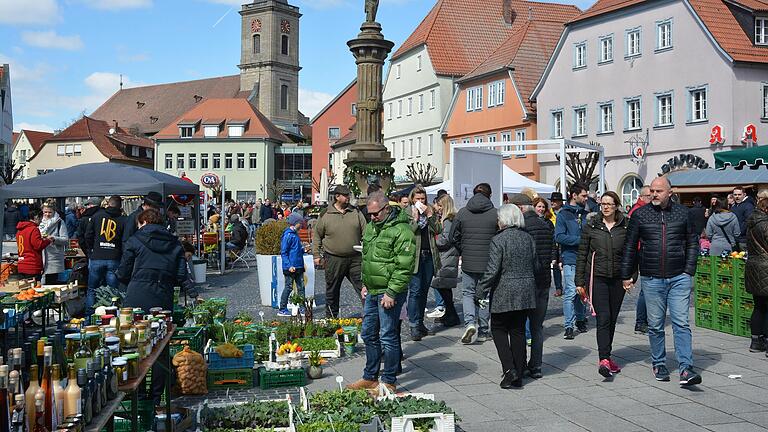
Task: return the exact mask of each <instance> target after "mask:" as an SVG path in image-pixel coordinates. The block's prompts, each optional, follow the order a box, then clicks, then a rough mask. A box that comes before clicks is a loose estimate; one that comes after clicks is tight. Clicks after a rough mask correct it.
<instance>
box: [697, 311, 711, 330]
mask: <svg viewBox="0 0 768 432" xmlns="http://www.w3.org/2000/svg"><path fill="white" fill-rule="evenodd" d="M696 327H699V328H705V329H713V328H714V314H713V313H712V311H708V310H702V309H696Z"/></svg>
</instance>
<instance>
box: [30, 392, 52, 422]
mask: <svg viewBox="0 0 768 432" xmlns="http://www.w3.org/2000/svg"><path fill="white" fill-rule="evenodd" d="M34 406H35V412H34V421H33V427H32V432H50V430H49V429H48V428H46V427H45V394H44V393H43V391H42V389H38V390H37V393H35V399H34Z"/></svg>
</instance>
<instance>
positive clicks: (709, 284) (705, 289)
mask: <svg viewBox="0 0 768 432" xmlns="http://www.w3.org/2000/svg"><path fill="white" fill-rule="evenodd" d="M694 283H695V287H696V289H695V291H694V292H695V296H696V299H695V302H694V305H695V307H696V327H701V328H706V329H714V328H715V327H714V326H715V324H714V322H715V316H714V306H713V305H714V288H715V276H714V267H713V265H712V258H711V257H708V256H706V257H699V262H698V265H697V266H696V276H695V280H694Z"/></svg>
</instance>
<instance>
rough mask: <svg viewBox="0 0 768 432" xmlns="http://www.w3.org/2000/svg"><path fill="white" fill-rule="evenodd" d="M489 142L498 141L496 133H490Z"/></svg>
mask: <svg viewBox="0 0 768 432" xmlns="http://www.w3.org/2000/svg"><path fill="white" fill-rule="evenodd" d="M488 142H489V143H495V142H496V134H495V133H494V134H488Z"/></svg>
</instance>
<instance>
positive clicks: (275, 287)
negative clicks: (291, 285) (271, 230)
mask: <svg viewBox="0 0 768 432" xmlns="http://www.w3.org/2000/svg"><path fill="white" fill-rule="evenodd" d="M256 266H257V267H258V274H259V294H260V296H261V304H262V306H272V307H273V308H278V307H279V306H280V295H281V294H282V293H283V289H284V288H285V276H283V260H282V257H281V256H280V255H256ZM304 296H305V297H307V298H310V297H314V296H315V262H314V261H313V260H312V255H304Z"/></svg>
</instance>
